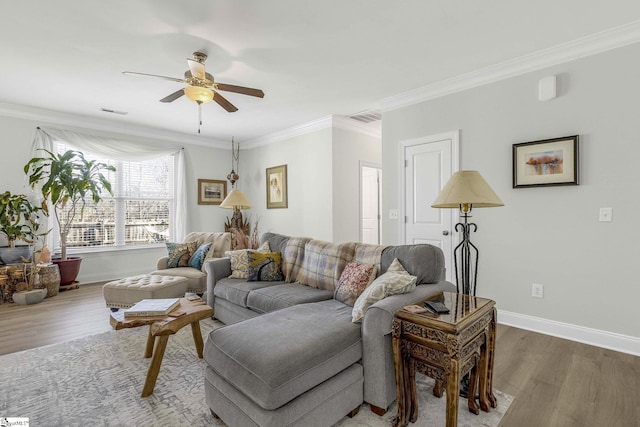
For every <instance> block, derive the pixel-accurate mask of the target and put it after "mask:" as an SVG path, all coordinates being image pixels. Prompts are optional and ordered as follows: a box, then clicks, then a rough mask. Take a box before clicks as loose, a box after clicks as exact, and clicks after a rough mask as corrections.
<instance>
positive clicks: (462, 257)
mask: <svg viewBox="0 0 640 427" xmlns="http://www.w3.org/2000/svg"><path fill="white" fill-rule="evenodd" d="M471 209H472V205H471V204H469V203H464V204H461V205H460V214H461V215H460V217H461V218H462V219H463V221H462V222H459V223H457V224H456V226H455V230H456V231H458V232H462V240H461V241H460V243H459V244H458V246H456V247H455V249H454V250H453V262H454V269H455V271H456V291H457V292H458V293H463V294H467V295H473V296H475V295H476V282H477V280H478V255H479V251H478V248H477V247H476V246H475V245H474V244H473V243H471V240H470V238H469V237H470V234H471V232H472V231H474V232H475V231H477V230H478V226H477V225H476V224H475V223H473V222H469V218H470V215H469V213H471Z"/></svg>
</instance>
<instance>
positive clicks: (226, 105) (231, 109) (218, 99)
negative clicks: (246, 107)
mask: <svg viewBox="0 0 640 427" xmlns="http://www.w3.org/2000/svg"><path fill="white" fill-rule="evenodd" d="M213 100H214V101H216V102H217V103H218V104H219V105H220V106H221V107H222V108H224V109H225V110H227V111H228V112H230V113H233V112H235V111H238V108H236V106H235V105H233V104H232V103H230V102H229V101H227V99H226V98H225V97H224V96H222V95H220V94H219V93H218V92H216V91H213Z"/></svg>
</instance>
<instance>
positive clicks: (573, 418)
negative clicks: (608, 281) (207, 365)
mask: <svg viewBox="0 0 640 427" xmlns="http://www.w3.org/2000/svg"><path fill="white" fill-rule="evenodd" d="M109 330H111V326H109V310H108V309H107V308H106V307H105V305H104V300H103V298H102V284H100V283H98V284H87V285H82V286H81V287H80V289H77V290H70V291H64V292H61V293H60V294H59V295H58V296H56V297H53V298H47V299H45V300H44V301H43V302H41V303H40V304H36V305H29V306H19V305H16V304H0V355H2V354H8V353H13V352H16V351H22V350H26V349H29V348H35V347H40V346H44V345H48V344H53V343H57V342H64V341H67V340H70V339H74V338H80V337H83V336H86V335H91V334H96V333H100V332H104V331H109ZM494 386H495V388H496V389H498V390H501V391H503V392H505V393H508V394H510V395H512V396H515V399H514V401H513V403H512V404H511V407H510V408H509V410H508V411H507V414H506V415H505V417H504V418H503V419H502V422H501V423H500V427H511V426H517V427H530V426H531V427H538V426H544V427H600V426H607V427H613V426H620V427H632V426H640V412H639V411H638V408H637V405H638V402H639V401H640V357H636V356H631V355H628V354H624V353H618V352H615V351H611V350H605V349H602V348H599V347H593V346H589V345H585V344H580V343H576V342H573V341H568V340H563V339H560V338H555V337H551V336H547V335H543V334H537V333H534V332H529V331H525V330H522V329H517V328H512V327H509V326H504V325H498V338H497V345H496V363H495V374H494Z"/></svg>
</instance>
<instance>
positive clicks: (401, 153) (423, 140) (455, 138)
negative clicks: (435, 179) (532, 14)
mask: <svg viewBox="0 0 640 427" xmlns="http://www.w3.org/2000/svg"><path fill="white" fill-rule="evenodd" d="M443 139H450V140H451V174H452V175H453V174H454V173H455V172H457V171H459V170H460V129H456V130H453V131H449V132H442V133H438V134H435V135H426V136H421V137H418V138H412V139H405V140H401V141H400V142H399V144H398V171H399V180H398V182H400V209H399V210H400V218H398V219H399V221H398V222H399V224H398V229H399V230H398V232H399V233H400V234H399V237H400V239H399V240H401V242H400V244H407V243H406V241H405V237H406V236H405V233H406V231H407V230H406V229H407V226H406V221H407V212H406V203H407V200H406V191H407V184H406V182H405V168H406V163H405V162H406V159H405V149H406V148H407V147H411V146H413V145H422V144H430V143H434V142H439V141H442V140H443ZM445 184H446V182H443V183H442V185H443V186H444V185H445ZM450 215H451V224H452V226H454V227H455V224H456V223H457V222H459V221H458V211H457V210H456V209H451V212H450ZM452 228H453V227H452ZM458 234H459V233H454V230H453V229H452V230H450V231H449V235H450V236H451V239H452V242H451V253H450V254H449V259H451V260H452V261H453V249H454V248H455V247H456V245H457V244H458V243H459V240H460V238H459V236H458ZM452 268H453V266H449V269H447V277H450V275H451V269H452Z"/></svg>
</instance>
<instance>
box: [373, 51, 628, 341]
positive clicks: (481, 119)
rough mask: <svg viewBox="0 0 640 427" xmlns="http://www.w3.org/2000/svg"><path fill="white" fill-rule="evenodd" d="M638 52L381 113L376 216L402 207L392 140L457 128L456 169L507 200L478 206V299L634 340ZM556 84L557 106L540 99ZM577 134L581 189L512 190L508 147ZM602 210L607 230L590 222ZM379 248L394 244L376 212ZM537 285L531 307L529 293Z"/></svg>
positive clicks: (389, 226)
mask: <svg viewBox="0 0 640 427" xmlns="http://www.w3.org/2000/svg"><path fill="white" fill-rule="evenodd" d="M639 56H640V45H632V46H628V47H625V48H621V49H617V50H614V51H609V52H605V53H602V54H598V55H595V56H591V57H587V58H583V59H580V60H576V61H572V62H569V63H566V64H562V65H558V66H554V67H551V68H548V69H545V70H540V71H537V72H533V73H529V74H526V75H522V76H519V77H515V78H510V79H508V80H504V81H501V82H498V83H494V84H490V85H486V86H483V87H479V88H475V89H471V90H467V91H465V92H461V93H456V94H453V95H449V96H446V97H443V98H439V99H435V100H431V101H427V102H423V103H419V104H416V105H412V106H408V107H405V108H400V109H397V110H393V111H389V112H385V113H384V114H383V143H382V144H383V170H384V180H383V212H388V210H389V209H396V208H399V207H400V206H399V204H400V195H399V194H397V193H398V191H397V190H398V189H399V188H400V182H399V181H398V177H399V170H398V167H399V160H398V158H397V156H398V142H399V141H401V140H404V139H409V138H416V137H420V136H424V135H432V134H437V133H440V132H445V131H450V130H455V129H460V130H461V169H477V170H479V171H480V172H481V173H482V175H483V176H484V178H485V179H486V180H487V181H488V182H489V184H490V185H491V186H492V187H493V189H494V190H495V191H496V193H497V194H498V195H499V196H500V197H501V198H502V200H503V201H504V202H505V205H506V206H505V207H502V208H493V209H478V210H474V212H473V217H474V218H473V219H474V221H475V222H476V223H477V224H478V231H477V232H476V233H474V235H473V236H472V239H473V241H474V243H475V244H476V245H477V246H478V248H479V249H480V263H479V264H480V267H479V276H478V295H479V296H485V297H488V298H491V299H494V300H496V302H497V306H498V308H499V309H502V310H507V311H510V312H514V313H520V314H523V315H528V316H534V317H538V318H543V319H549V320H552V321H557V322H566V323H569V324H573V325H579V326H583V327H587V328H593V329H597V330H602V331H608V332H612V333H617V334H623V335H626V336H633V337H640V322H638V320H637V315H636V313H637V311H638V309H637V304H638V301H639V300H640V286H638V283H637V276H638V274H637V272H636V271H635V262H637V261H636V255H637V254H638V249H637V247H636V243H637V236H638V231H637V226H636V222H637V214H638V212H640V200H639V198H638V197H637V195H638V194H639V183H640V168H639V167H638V159H640V141H639V139H640V120H638V114H639V111H638V94H639V93H640V79H638V76H639V75H640V61H638V60H637V58H638V57H639ZM552 74H555V75H558V76H559V92H560V97H559V98H557V99H554V100H552V101H547V102H540V101H538V100H537V89H538V81H539V79H540V78H542V77H545V76H548V75H552ZM573 134H579V135H580V159H579V160H580V168H581V173H580V181H581V182H580V185H579V186H570V187H542V188H524V189H513V188H512V180H511V178H512V162H511V152H512V151H511V150H512V144H514V143H520V142H528V141H536V140H541V139H548V138H554V137H561V136H567V135H573ZM600 207H612V208H613V222H612V223H600V222H598V209H599V208H600ZM383 218H385V219H384V223H383V230H384V233H383V241H384V242H385V243H388V244H393V243H398V242H399V236H398V224H397V221H391V220H389V219H387V215H383ZM532 283H539V284H542V285H544V299H534V298H532V297H531V296H530V295H531V284H532Z"/></svg>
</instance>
